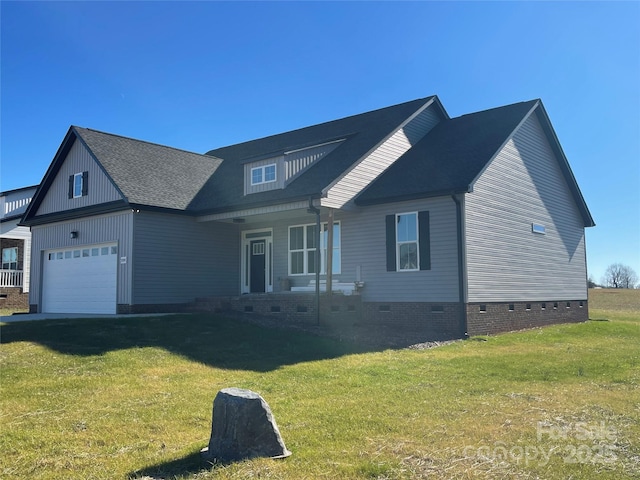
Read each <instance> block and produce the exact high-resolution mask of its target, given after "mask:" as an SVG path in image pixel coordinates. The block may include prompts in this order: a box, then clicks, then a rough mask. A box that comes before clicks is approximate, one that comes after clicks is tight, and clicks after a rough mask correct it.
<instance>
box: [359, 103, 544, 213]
mask: <svg viewBox="0 0 640 480" xmlns="http://www.w3.org/2000/svg"><path fill="white" fill-rule="evenodd" d="M537 102H538V101H537V100H531V101H528V102H521V103H515V104H513V105H507V106H504V107H498V108H493V109H491V110H485V111H481V112H477V113H471V114H468V115H463V116H461V117H456V118H452V119H449V120H443V121H442V122H440V123H439V124H438V125H436V126H435V127H434V128H433V129H432V130H431V131H430V132H429V133H428V134H427V135H426V136H425V137H424V138H423V139H422V140H420V141H419V142H418V143H416V144H415V145H414V146H413V147H412V148H411V149H410V150H408V151H407V152H406V153H405V154H404V155H403V156H402V157H400V158H399V159H398V160H397V161H396V162H395V163H394V164H393V165H391V166H390V167H389V168H388V169H387V170H386V171H385V172H384V173H383V174H382V175H381V176H380V177H378V178H377V179H376V180H375V181H374V182H372V184H371V185H369V187H368V188H367V189H366V190H365V191H364V192H363V193H362V194H360V196H358V197H357V198H356V204H358V205H370V204H376V203H383V202H389V201H399V200H405V199H406V200H408V199H412V198H420V197H427V196H435V195H443V194H449V193H462V192H466V191H467V190H468V188H469V185H470V184H471V183H472V181H473V180H474V179H475V178H476V177H477V175H478V174H479V173H480V172H481V171H482V169H483V168H484V167H485V166H486V165H487V163H488V162H489V161H490V160H491V159H492V158H493V156H494V155H495V154H496V153H497V152H498V149H499V148H500V147H501V146H502V145H503V143H504V142H505V141H506V140H507V139H508V138H509V135H511V133H512V132H513V131H514V130H515V128H516V127H517V126H518V124H519V123H520V122H521V121H522V120H523V119H524V117H525V115H527V113H528V112H529V111H530V110H531V109H532V108H533V107H534V105H535V104H536V103H537Z"/></svg>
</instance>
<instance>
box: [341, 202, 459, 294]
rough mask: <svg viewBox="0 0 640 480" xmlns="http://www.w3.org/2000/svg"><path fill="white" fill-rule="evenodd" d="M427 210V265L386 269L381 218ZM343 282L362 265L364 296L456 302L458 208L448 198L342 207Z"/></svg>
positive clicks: (353, 276)
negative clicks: (416, 268)
mask: <svg viewBox="0 0 640 480" xmlns="http://www.w3.org/2000/svg"><path fill="white" fill-rule="evenodd" d="M425 210H426V211H428V212H429V217H430V222H429V223H430V237H431V238H430V241H431V269H430V270H420V271H416V272H387V266H386V235H385V217H386V215H391V214H396V213H408V212H418V211H425ZM342 213H343V214H342V215H341V216H340V217H338V218H341V219H342V275H341V277H342V281H343V282H345V281H353V280H355V279H356V270H357V268H358V267H360V271H361V280H362V281H363V282H364V288H363V289H362V296H363V300H364V301H368V302H371V301H376V302H456V301H458V253H457V252H458V250H457V238H456V209H455V203H454V202H453V200H452V199H451V198H450V197H439V198H433V199H425V200H416V201H411V202H400V203H393V204H386V205H376V206H371V207H363V208H361V209H358V210H357V211H354V212H342Z"/></svg>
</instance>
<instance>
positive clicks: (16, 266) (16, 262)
mask: <svg viewBox="0 0 640 480" xmlns="http://www.w3.org/2000/svg"><path fill="white" fill-rule="evenodd" d="M9 250H15V257H16V260H15V262H5V261H4V252H5V251H9ZM13 264H15V268H11V265H13ZM5 265H7V268H5V267H4V266H5ZM2 270H18V247H7V248H3V249H2Z"/></svg>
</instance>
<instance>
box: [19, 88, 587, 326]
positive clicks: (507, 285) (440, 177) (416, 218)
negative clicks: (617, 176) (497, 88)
mask: <svg viewBox="0 0 640 480" xmlns="http://www.w3.org/2000/svg"><path fill="white" fill-rule="evenodd" d="M24 223H25V224H26V225H29V226H31V229H32V234H33V257H32V283H31V285H32V288H31V297H30V299H31V300H30V303H31V310H32V311H39V312H81V313H85V312H86V313H90V312H104V313H116V312H132V313H137V312H150V311H179V310H184V309H186V308H189V306H191V305H193V303H194V301H195V300H196V299H197V298H203V297H206V298H209V299H210V304H211V305H215V306H216V308H226V309H235V310H240V311H243V312H254V313H263V314H268V315H273V316H274V317H279V318H283V319H284V318H289V319H291V318H293V319H309V318H312V317H313V315H314V314H316V315H318V313H317V307H316V304H314V303H313V301H312V300H310V299H313V298H314V293H313V292H314V291H315V289H316V287H315V285H316V283H315V280H316V278H318V279H319V280H320V282H319V283H318V284H317V285H319V287H318V288H320V286H321V288H322V289H325V286H326V284H327V283H331V285H332V286H333V288H332V290H336V291H337V292H338V293H336V294H334V295H332V296H331V297H332V298H325V297H327V296H326V295H323V296H322V307H321V308H322V309H323V318H325V317H326V318H328V316H330V315H333V314H336V315H338V314H340V318H342V319H343V320H342V321H344V322H348V321H350V320H349V319H353V321H352V322H351V323H352V324H353V323H357V324H359V325H363V326H367V325H371V326H373V325H384V326H391V327H393V328H394V329H395V330H401V329H406V330H407V331H412V332H413V333H412V335H414V336H420V337H424V338H445V337H460V336H464V335H466V334H478V333H489V332H496V331H502V330H510V329H515V328H524V327H528V326H533V325H542V324H546V323H554V322H561V321H580V320H585V319H587V317H588V313H587V273H586V257H585V238H584V228H585V227H590V226H593V225H594V222H593V219H592V218H591V215H590V213H589V210H588V209H587V206H586V204H585V201H584V199H583V197H582V195H581V193H580V190H579V188H578V185H577V184H576V181H575V178H574V176H573V174H572V172H571V169H570V167H569V164H568V162H567V159H566V158H565V155H564V153H563V151H562V148H561V147H560V144H559V142H558V139H557V138H556V135H555V133H554V131H553V128H552V126H551V123H550V121H549V118H548V116H547V113H546V112H545V109H544V107H543V105H542V102H541V101H540V100H532V101H528V102H523V103H517V104H513V105H508V106H504V107H499V108H495V109H491V110H486V111H482V112H478V113H473V114H469V115H464V116H461V117H457V118H449V116H448V115H447V113H446V111H445V110H444V108H443V106H442V105H441V103H440V101H439V100H438V98H437V97H435V96H433V97H427V98H423V99H419V100H414V101H411V102H407V103H403V104H399V105H395V106H391V107H387V108H383V109H380V110H375V111H371V112H367V113H363V114H360V115H355V116H351V117H347V118H343V119H340V120H335V121H331V122H327V123H323V124H319V125H314V126H311V127H307V128H302V129H299V130H294V131H291V132H286V133H282V134H279V135H273V136H269V137H266V138H262V139H258V140H252V141H248V142H244V143H240V144H237V145H231V146H227V147H223V148H218V149H215V150H212V151H210V152H208V153H207V154H206V155H199V154H195V153H189V152H185V151H181V150H176V149H173V148H170V147H164V146H159V145H155V144H151V143H147V142H143V141H139V140H133V139H129V138H124V137H120V136H116V135H112V134H107V133H101V132H97V131H95V130H90V129H86V128H80V127H71V128H70V129H69V131H68V133H67V135H66V137H65V138H64V140H63V142H62V144H61V146H60V148H59V150H58V152H57V153H56V155H55V157H54V159H53V162H52V163H51V165H50V167H49V169H48V171H47V172H46V174H45V176H44V178H43V181H42V183H41V185H40V188H39V189H38V191H37V193H36V195H35V197H34V200H33V202H32V203H31V205H30V206H29V208H28V210H27V212H26V214H25V217H24ZM318 224H319V225H320V229H318V228H317V225H318ZM318 247H319V248H318ZM316 259H318V261H317V262H316ZM329 266H330V267H329ZM318 269H319V270H320V271H319V272H318V273H316V272H317V270H318ZM327 270H330V272H327ZM327 273H329V274H330V275H327ZM328 277H330V278H328ZM280 293H282V294H280ZM367 328H368V327H367ZM416 338H417V337H416Z"/></svg>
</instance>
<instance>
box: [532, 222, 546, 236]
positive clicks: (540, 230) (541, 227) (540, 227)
mask: <svg viewBox="0 0 640 480" xmlns="http://www.w3.org/2000/svg"><path fill="white" fill-rule="evenodd" d="M531 231H532V232H533V233H539V234H541V235H544V234H545V233H546V232H545V229H544V225H540V224H539V223H532V224H531Z"/></svg>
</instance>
